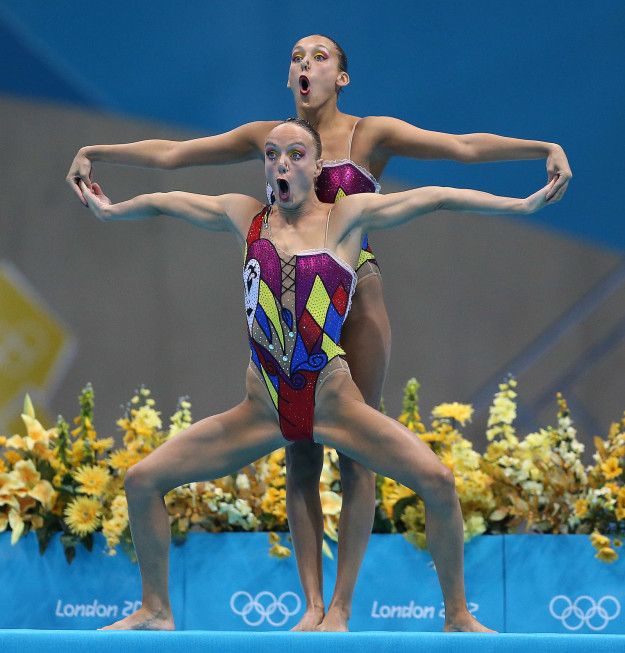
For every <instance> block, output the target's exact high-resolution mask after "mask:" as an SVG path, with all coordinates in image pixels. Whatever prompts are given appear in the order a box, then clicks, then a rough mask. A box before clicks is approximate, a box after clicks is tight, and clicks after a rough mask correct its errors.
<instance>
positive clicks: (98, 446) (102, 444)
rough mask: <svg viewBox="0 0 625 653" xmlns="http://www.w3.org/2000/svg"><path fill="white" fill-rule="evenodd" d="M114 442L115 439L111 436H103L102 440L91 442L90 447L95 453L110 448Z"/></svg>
mask: <svg viewBox="0 0 625 653" xmlns="http://www.w3.org/2000/svg"><path fill="white" fill-rule="evenodd" d="M114 444H115V440H114V439H113V438H103V439H102V440H96V441H95V442H92V443H91V448H92V449H93V450H94V451H95V452H96V453H102V452H103V451H107V450H108V449H112V447H113V445H114Z"/></svg>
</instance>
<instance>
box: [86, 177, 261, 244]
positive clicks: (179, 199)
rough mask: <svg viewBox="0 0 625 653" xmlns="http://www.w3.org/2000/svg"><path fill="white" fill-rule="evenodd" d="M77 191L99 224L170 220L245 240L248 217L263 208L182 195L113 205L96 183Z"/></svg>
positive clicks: (226, 198) (245, 201)
mask: <svg viewBox="0 0 625 653" xmlns="http://www.w3.org/2000/svg"><path fill="white" fill-rule="evenodd" d="M80 190H81V192H82V194H83V196H84V197H85V200H86V202H87V206H88V207H89V209H91V212H92V213H93V214H94V215H95V216H96V218H98V220H101V221H102V222H113V221H122V220H145V219H148V218H156V217H171V218H178V219H181V220H185V221H186V222H190V223H191V224H193V225H195V226H197V227H202V228H203V229H208V230H209V231H231V232H233V233H234V234H235V235H237V236H238V237H239V239H242V238H245V234H246V233H247V228H248V227H249V222H250V217H249V216H253V215H255V214H256V213H258V211H259V210H260V209H261V208H262V204H261V203H260V202H259V201H258V200H256V199H254V198H253V197H249V196H248V195H239V194H236V193H230V194H227V195H215V196H211V195H198V194H196V193H186V192H183V191H172V192H169V193H150V194H147V195H137V197H133V198H132V199H129V200H126V201H124V202H117V203H113V202H111V200H110V199H109V198H108V197H107V196H106V195H105V194H104V192H103V191H102V188H101V187H100V186H99V184H97V183H95V182H94V183H93V184H92V185H91V189H89V188H87V185H86V184H85V183H84V182H80Z"/></svg>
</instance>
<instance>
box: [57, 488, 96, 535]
mask: <svg viewBox="0 0 625 653" xmlns="http://www.w3.org/2000/svg"><path fill="white" fill-rule="evenodd" d="M101 510H102V506H101V505H100V502H99V501H97V500H96V499H91V498H90V497H78V498H77V499H74V500H73V501H72V502H71V503H69V504H68V506H67V507H66V508H65V511H64V514H65V522H66V524H67V525H68V526H69V529H70V530H71V531H72V532H73V533H75V534H76V535H81V536H83V535H88V534H89V533H93V531H95V529H96V528H97V527H98V525H99V524H100V511H101Z"/></svg>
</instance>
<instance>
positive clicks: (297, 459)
mask: <svg viewBox="0 0 625 653" xmlns="http://www.w3.org/2000/svg"><path fill="white" fill-rule="evenodd" d="M322 468H323V446H321V445H320V444H315V443H314V442H294V443H293V444H290V445H289V446H287V447H286V510H287V514H288V517H289V528H290V530H291V538H292V539H293V548H294V549H295V557H296V559H297V568H298V571H299V577H300V581H301V583H302V589H303V590H304V599H305V601H306V609H305V611H304V614H303V615H302V618H301V619H300V620H299V622H298V623H297V624H296V625H295V626H294V627H293V628H291V630H295V631H310V630H316V628H317V626H318V625H319V624H320V623H321V620H322V619H323V616H324V605H323V567H322V562H321V546H322V540H323V512H322V510H321V500H320V498H319V476H320V475H321V469H322Z"/></svg>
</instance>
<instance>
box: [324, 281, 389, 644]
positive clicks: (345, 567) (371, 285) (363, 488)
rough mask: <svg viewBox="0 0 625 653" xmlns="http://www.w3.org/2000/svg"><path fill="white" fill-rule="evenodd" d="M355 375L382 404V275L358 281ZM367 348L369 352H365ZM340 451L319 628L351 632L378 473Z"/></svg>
mask: <svg viewBox="0 0 625 653" xmlns="http://www.w3.org/2000/svg"><path fill="white" fill-rule="evenodd" d="M341 346H342V347H343V349H344V350H345V352H346V354H347V355H346V360H347V363H348V364H349V371H350V373H351V376H352V379H353V381H354V383H355V384H356V386H357V387H358V390H360V393H361V394H362V397H363V399H364V401H365V403H367V404H368V405H369V406H371V407H372V408H378V407H379V405H380V399H381V398H382V388H383V386H384V380H385V378H386V372H387V370H388V364H389V359H390V350H391V327H390V323H389V319H388V314H387V312H386V307H385V305H384V297H383V293H382V280H381V278H380V276H379V274H372V275H369V276H367V277H365V278H364V279H362V278H359V279H358V285H357V286H356V294H355V295H354V298H353V301H352V306H351V309H350V312H349V316H348V318H347V322H346V323H345V327H344V328H343V332H342V334H341ZM363 352H367V354H366V356H363ZM338 454H339V467H340V470H341V490H342V494H343V505H342V508H341V517H340V520H339V525H338V534H339V550H338V564H337V571H336V585H335V587H334V593H333V594H332V600H331V601H330V605H329V606H328V610H327V612H326V615H325V617H324V618H323V621H322V622H321V624H320V625H319V627H318V628H317V630H322V631H329V632H340V631H347V630H349V629H348V625H347V624H348V620H349V618H350V616H351V612H352V598H353V594H354V587H355V586H356V581H357V580H358V572H359V571H360V567H361V565H362V560H363V558H364V555H365V551H366V549H367V544H368V542H369V536H370V535H371V528H372V526H373V519H374V516H375V473H374V472H372V471H370V470H368V469H367V468H366V467H363V466H362V465H361V464H360V463H358V462H356V461H355V460H352V459H351V458H349V457H348V456H346V455H345V454H343V453H342V452H340V451H339V452H338Z"/></svg>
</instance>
